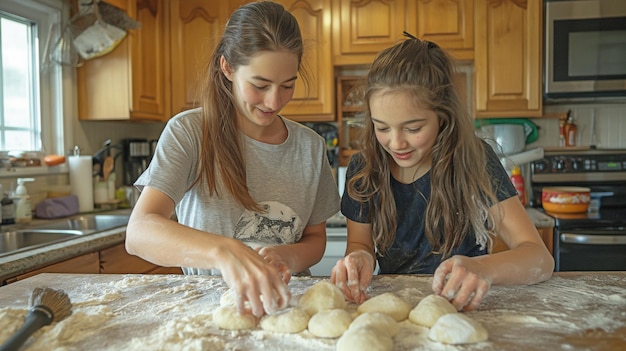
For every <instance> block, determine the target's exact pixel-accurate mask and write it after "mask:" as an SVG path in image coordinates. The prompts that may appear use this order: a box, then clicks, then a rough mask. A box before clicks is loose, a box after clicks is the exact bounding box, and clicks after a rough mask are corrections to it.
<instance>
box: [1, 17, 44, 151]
mask: <svg viewBox="0 0 626 351" xmlns="http://www.w3.org/2000/svg"><path fill="white" fill-rule="evenodd" d="M36 43H37V24H36V23H33V22H31V21H29V20H27V19H23V18H19V17H16V16H13V15H11V14H7V13H1V12H0V62H2V70H1V71H0V77H1V78H2V85H1V86H0V92H2V94H0V95H1V96H2V100H0V106H1V107H2V108H1V109H0V149H2V150H24V151H28V150H40V149H41V141H40V132H41V128H40V118H39V116H40V113H39V106H40V99H39V94H38V93H37V91H38V89H37V87H38V86H39V75H38V74H36V73H37V72H38V71H39V69H38V67H39V64H38V61H37V52H36V50H35V49H36V48H37V45H36Z"/></svg>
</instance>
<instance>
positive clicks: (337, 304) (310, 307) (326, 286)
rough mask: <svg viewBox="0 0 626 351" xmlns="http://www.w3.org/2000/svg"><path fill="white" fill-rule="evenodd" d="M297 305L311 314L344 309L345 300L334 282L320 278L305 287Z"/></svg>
mask: <svg viewBox="0 0 626 351" xmlns="http://www.w3.org/2000/svg"><path fill="white" fill-rule="evenodd" d="M299 306H300V307H302V308H304V309H305V310H306V311H307V312H308V313H309V314H310V315H311V316H313V315H315V314H316V313H318V312H320V311H324V310H332V309H336V308H340V309H345V308H346V300H345V298H344V296H343V293H342V292H341V290H340V289H339V288H338V287H337V286H335V284H333V283H331V282H329V281H327V280H322V281H320V282H318V283H316V284H314V285H313V286H311V287H310V288H309V289H307V291H306V292H305V293H304V294H303V295H302V297H301V298H300V304H299Z"/></svg>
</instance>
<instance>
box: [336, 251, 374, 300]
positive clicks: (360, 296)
mask: <svg viewBox="0 0 626 351" xmlns="http://www.w3.org/2000/svg"><path fill="white" fill-rule="evenodd" d="M373 273H374V257H372V255H371V254H370V253H369V252H367V251H363V250H357V251H352V252H351V253H349V254H348V255H347V256H346V257H344V258H342V259H340V260H339V261H337V263H336V264H335V267H333V269H332V272H331V276H330V281H331V282H332V283H333V284H335V285H337V287H339V289H341V291H342V292H343V294H344V295H345V296H346V298H347V299H348V300H350V301H354V302H355V303H357V304H361V303H363V301H365V300H367V295H366V294H365V290H366V289H367V287H368V286H369V285H370V282H371V281H372V275H373Z"/></svg>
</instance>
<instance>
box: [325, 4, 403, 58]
mask: <svg viewBox="0 0 626 351" xmlns="http://www.w3.org/2000/svg"><path fill="white" fill-rule="evenodd" d="M412 1H413V0H412ZM406 3H407V1H406V0H340V1H333V6H334V7H333V54H334V63H335V64H336V65H350V64H370V63H371V62H372V60H373V59H374V57H375V56H376V54H378V53H379V52H380V51H382V50H383V49H385V48H387V47H389V46H392V45H393V44H395V43H396V42H397V40H398V39H400V38H402V32H403V31H404V30H406V28H407V27H406V22H405V14H406Z"/></svg>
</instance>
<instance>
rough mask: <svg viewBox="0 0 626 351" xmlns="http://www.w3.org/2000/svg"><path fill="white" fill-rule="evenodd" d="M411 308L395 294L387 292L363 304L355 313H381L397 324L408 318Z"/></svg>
mask: <svg viewBox="0 0 626 351" xmlns="http://www.w3.org/2000/svg"><path fill="white" fill-rule="evenodd" d="M411 307H412V306H411V305H410V304H409V303H408V302H406V301H404V300H402V299H401V298H400V297H398V296H397V295H396V294H394V293H390V292H387V293H384V294H380V295H378V296H374V297H372V298H371V299H369V300H367V301H365V302H363V303H362V304H361V305H360V306H359V307H358V308H357V312H358V313H365V312H382V313H386V314H388V315H390V316H391V317H393V319H395V320H396V321H397V322H401V321H403V320H405V319H406V318H407V317H408V316H409V312H410V311H411Z"/></svg>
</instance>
